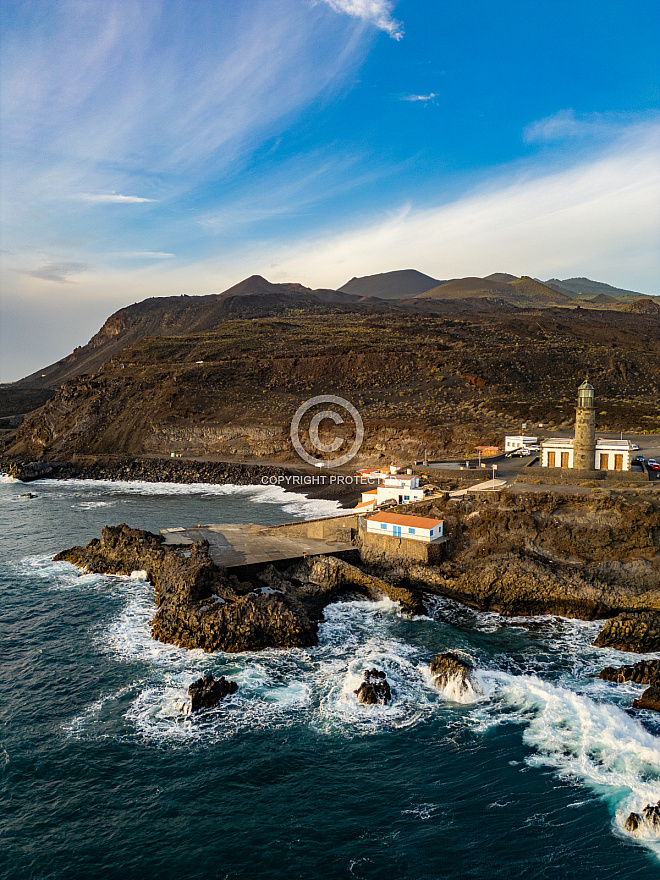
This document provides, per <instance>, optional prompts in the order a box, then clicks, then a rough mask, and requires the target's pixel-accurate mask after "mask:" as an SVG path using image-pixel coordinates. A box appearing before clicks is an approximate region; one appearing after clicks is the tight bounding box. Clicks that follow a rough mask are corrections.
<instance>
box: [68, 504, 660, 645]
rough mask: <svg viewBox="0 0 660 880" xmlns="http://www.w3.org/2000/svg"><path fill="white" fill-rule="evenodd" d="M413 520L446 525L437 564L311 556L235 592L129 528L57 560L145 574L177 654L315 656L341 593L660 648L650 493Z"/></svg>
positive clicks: (659, 509)
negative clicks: (571, 620) (586, 628)
mask: <svg viewBox="0 0 660 880" xmlns="http://www.w3.org/2000/svg"><path fill="white" fill-rule="evenodd" d="M416 512H418V513H423V514H428V515H431V516H436V517H438V518H441V519H444V521H445V531H446V532H447V533H448V534H449V535H450V536H451V540H450V542H449V544H448V545H447V551H446V552H447V555H446V558H445V559H444V560H442V561H440V562H438V563H436V564H433V565H428V564H426V565H422V564H419V563H415V562H414V561H402V560H401V557H400V556H398V555H397V554H396V553H394V552H393V553H392V555H391V558H390V559H389V560H388V558H387V556H386V555H384V554H382V553H381V554H379V555H378V558H377V561H374V560H373V559H372V558H370V557H368V558H367V559H364V560H363V561H362V563H361V564H360V565H359V566H355V565H349V564H348V563H347V562H345V561H343V560H341V559H336V558H333V557H316V558H312V559H303V560H299V561H298V562H294V563H292V564H290V565H288V566H284V567H282V566H280V567H278V568H275V567H274V566H272V565H270V566H263V567H262V568H261V569H260V570H257V571H255V572H254V573H253V574H251V575H250V579H249V581H245V582H244V581H239V580H237V578H236V577H233V576H231V575H229V574H227V572H225V571H224V570H222V569H219V568H217V566H215V565H214V563H213V562H212V561H211V559H210V557H209V555H208V552H207V546H206V545H205V544H197V545H195V546H194V548H193V549H192V551H190V555H189V556H188V555H187V551H182V550H180V549H176V548H170V547H165V546H163V544H162V541H161V539H160V538H158V537H156V536H154V535H150V534H149V533H146V532H139V531H136V530H133V529H129V528H128V527H126V526H119V527H115V528H106V529H104V531H103V536H102V538H101V540H100V541H99V540H94V541H91V542H90V543H89V544H88V545H87V547H85V548H81V547H74V548H72V549H71V550H68V551H65V552H64V553H63V554H60V557H59V558H61V559H65V560H68V561H70V562H73V563H75V564H76V565H79V566H81V567H83V568H86V569H88V570H91V571H100V572H113V573H123V574H130V573H131V572H132V571H133V570H146V571H147V573H148V577H149V579H150V580H151V582H152V583H153V584H154V586H155V588H156V601H157V605H158V611H157V613H156V615H155V617H154V620H153V622H152V632H153V634H154V636H155V637H156V638H158V639H161V640H162V641H171V642H175V643H176V644H179V645H183V646H185V647H198V648H204V649H205V650H216V649H218V648H221V649H222V650H226V651H241V650H255V649H258V648H264V647H292V646H294V645H310V644H314V643H315V640H316V626H317V622H318V620H319V619H320V617H321V615H322V613H323V608H324V607H325V605H327V604H328V602H330V601H333V600H334V599H335V598H337V596H339V595H341V594H342V593H343V592H346V591H349V592H358V593H361V594H363V595H365V596H368V597H370V598H376V597H379V596H382V595H387V596H389V597H390V598H392V599H393V600H396V601H399V602H400V603H401V605H402V607H403V608H404V609H405V610H406V611H408V612H410V613H420V612H422V611H423V596H424V594H425V593H438V594H441V595H443V596H447V597H450V598H453V599H457V600H459V601H460V602H463V603H465V604H467V605H469V606H471V607H475V608H479V609H482V610H486V611H496V612H499V613H501V614H505V615H537V614H561V615H565V616H568V617H578V618H582V619H585V620H594V619H599V618H613V621H612V622H611V623H610V624H608V626H609V627H610V628H612V627H613V628H614V636H612V638H610V637H609V636H607V634H606V631H607V627H606V631H605V634H604V635H603V636H602V637H601V639H599V641H598V642H597V644H603V645H613V646H615V647H618V648H621V649H623V650H631V651H642V652H650V651H656V650H660V497H658V496H657V495H655V494H653V490H645V491H642V490H636V491H635V490H630V491H627V492H626V491H623V490H621V491H619V492H599V493H591V494H588V495H561V494H558V493H528V494H520V493H508V492H502V493H495V494H488V493H482V494H481V495H480V496H478V497H476V496H475V497H470V496H468V497H467V498H466V499H464V500H460V501H458V500H451V499H447V500H445V501H437V502H434V503H430V502H426V503H424V504H420V505H418V506H417V509H416ZM393 540H394V539H393ZM618 615H621V617H619V616H618ZM622 620H623V621H624V623H622V624H620V625H617V623H616V622H617V621H622ZM642 630H643V633H642ZM642 636H643V637H642Z"/></svg>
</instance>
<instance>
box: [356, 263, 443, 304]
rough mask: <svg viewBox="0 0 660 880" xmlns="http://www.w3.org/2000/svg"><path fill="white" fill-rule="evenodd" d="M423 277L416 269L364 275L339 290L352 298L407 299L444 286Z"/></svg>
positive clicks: (439, 282) (429, 277)
mask: <svg viewBox="0 0 660 880" xmlns="http://www.w3.org/2000/svg"><path fill="white" fill-rule="evenodd" d="M444 283H445V282H444V281H438V280H437V279H436V278H431V276H430V275H424V273H423V272H418V271H417V269H399V270H397V271H396V272H381V273H380V274H379V275H364V276H363V277H362V278H351V280H350V281H347V282H346V284H342V286H341V287H340V288H339V289H340V290H342V291H343V292H344V293H350V294H353V296H376V297H378V298H379V299H407V298H408V297H411V296H417V295H418V294H419V293H424V291H425V290H431V288H432V287H437V286H438V284H444Z"/></svg>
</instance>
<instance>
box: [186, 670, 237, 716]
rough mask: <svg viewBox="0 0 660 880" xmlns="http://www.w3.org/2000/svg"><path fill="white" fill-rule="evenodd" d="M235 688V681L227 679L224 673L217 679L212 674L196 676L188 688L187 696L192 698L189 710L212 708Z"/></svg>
mask: <svg viewBox="0 0 660 880" xmlns="http://www.w3.org/2000/svg"><path fill="white" fill-rule="evenodd" d="M237 690H238V685H237V684H236V682H235V681H228V680H227V679H226V678H225V677H224V675H223V676H221V677H220V678H219V679H217V680H216V679H214V678H213V676H212V675H205V676H204V677H203V678H198V679H197V681H194V682H193V683H192V684H191V685H190V687H189V688H188V696H189V697H190V698H191V700H192V703H191V711H192V712H197V711H199V709H212V708H213V707H214V706H217V704H218V703H219V702H220V700H224V698H225V697H227V696H229V694H235V693H236V691H237Z"/></svg>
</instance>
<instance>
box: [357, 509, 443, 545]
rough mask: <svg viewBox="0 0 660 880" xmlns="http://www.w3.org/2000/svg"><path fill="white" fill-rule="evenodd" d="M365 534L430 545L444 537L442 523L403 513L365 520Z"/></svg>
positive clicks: (375, 516)
mask: <svg viewBox="0 0 660 880" xmlns="http://www.w3.org/2000/svg"><path fill="white" fill-rule="evenodd" d="M367 532H368V533H369V534H379V535H389V536H390V537H391V538H407V539H408V540H410V541H425V542H426V543H431V542H432V541H439V540H440V539H441V538H442V537H444V521H443V520H441V519H431V518H430V517H428V516H409V515H407V514H404V513H376V514H375V515H374V516H370V517H369V519H368V520H367Z"/></svg>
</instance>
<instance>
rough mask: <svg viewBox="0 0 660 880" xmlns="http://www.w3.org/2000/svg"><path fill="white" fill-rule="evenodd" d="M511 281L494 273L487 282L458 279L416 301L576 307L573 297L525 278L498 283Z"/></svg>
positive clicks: (524, 276)
mask: <svg viewBox="0 0 660 880" xmlns="http://www.w3.org/2000/svg"><path fill="white" fill-rule="evenodd" d="M508 277H511V276H506V275H504V274H503V273H495V275H494V276H493V275H490V276H488V277H487V278H459V279H456V280H455V281H448V282H445V283H444V284H441V285H440V286H439V287H434V288H433V289H432V290H427V291H425V292H424V293H421V294H419V295H418V296H417V297H415V298H416V299H417V300H419V301H420V302H423V301H425V300H439V301H444V302H450V301H452V300H469V299H483V300H489V301H491V302H496V303H498V304H504V305H507V306H517V307H519V308H521V307H522V308H538V307H539V306H540V307H545V306H555V305H565V306H567V307H569V306H573V305H574V302H573V301H572V300H571V298H570V297H568V296H566V295H565V294H563V293H558V292H557V291H556V290H553V289H551V288H550V287H546V285H545V284H542V283H541V282H540V281H536V280H535V279H534V278H529V277H528V276H526V275H523V276H522V277H521V278H513V280H510V281H502V280H498V279H501V278H508Z"/></svg>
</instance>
